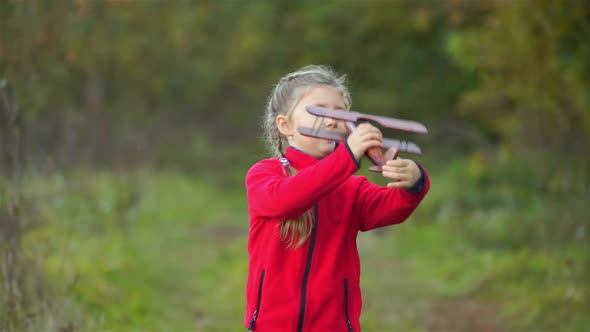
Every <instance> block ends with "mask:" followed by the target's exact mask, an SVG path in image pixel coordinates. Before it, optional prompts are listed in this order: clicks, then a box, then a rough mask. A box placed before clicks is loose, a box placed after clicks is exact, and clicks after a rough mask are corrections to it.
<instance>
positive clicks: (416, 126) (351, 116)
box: [297, 106, 428, 172]
mask: <svg viewBox="0 0 590 332" xmlns="http://www.w3.org/2000/svg"><path fill="white" fill-rule="evenodd" d="M305 109H306V110H307V111H308V112H309V113H311V114H313V115H316V116H319V117H322V118H324V117H328V118H332V119H335V120H344V121H345V123H346V127H347V130H348V132H346V133H345V132H336V131H330V130H325V129H321V128H320V127H321V126H317V128H308V127H298V128H297V130H298V131H299V133H300V134H301V135H305V136H310V137H317V138H323V139H329V140H333V141H336V142H344V141H346V139H347V138H348V135H349V134H350V132H351V131H352V130H353V129H354V128H355V127H356V126H357V125H358V124H360V123H363V122H373V123H376V124H378V125H380V126H382V127H385V128H390V129H397V130H402V131H407V132H413V133H418V134H426V133H428V130H427V129H426V127H425V126H424V125H423V124H421V123H419V122H416V121H411V120H402V119H396V118H390V117H385V116H379V115H372V114H364V113H359V112H349V111H341V110H333V109H329V108H324V107H318V106H307V107H305ZM383 147H384V148H385V149H386V152H385V153H383V151H382V150H381V149H380V148H378V147H374V148H370V149H368V150H367V152H366V154H365V155H366V156H367V157H368V158H369V160H371V162H372V163H373V165H375V166H372V167H370V168H369V170H371V171H374V172H381V170H382V167H383V165H385V163H386V162H387V160H391V159H395V158H397V156H398V154H399V152H409V153H416V154H420V153H422V150H421V149H420V147H418V145H416V144H415V143H412V142H408V141H402V140H397V139H390V138H385V139H383Z"/></svg>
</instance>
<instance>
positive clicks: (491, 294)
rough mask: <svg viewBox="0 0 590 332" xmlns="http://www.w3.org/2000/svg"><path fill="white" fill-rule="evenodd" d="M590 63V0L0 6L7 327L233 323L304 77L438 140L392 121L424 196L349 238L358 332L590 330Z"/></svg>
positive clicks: (0, 175)
mask: <svg viewBox="0 0 590 332" xmlns="http://www.w3.org/2000/svg"><path fill="white" fill-rule="evenodd" d="M589 59H590V5H589V4H588V2H587V1H582V0H558V1H552V0H538V1H532V0H530V1H527V0H521V1H469V0H441V1H402V0H390V1H385V0H383V1H377V0H375V1H353V0H342V1H336V0H333V1H323V2H316V1H298V2H293V1H284V0H278V1H237V0H235V1H230V0H225V1H181V0H173V1H155V0H153V1H148V0H146V1H140V0H137V1H130V0H129V1H123V0H119V1H89V0H77V1H65V0H64V1H40V0H23V1H10V0H5V1H2V2H0V154H1V158H0V267H1V269H0V271H1V275H0V282H1V287H0V301H1V302H0V331H61V332H73V331H148V330H149V331H244V330H245V329H244V328H243V326H242V317H243V311H244V293H245V292H244V286H245V279H246V269H247V258H248V257H247V252H246V240H247V232H248V219H247V210H246V204H245V203H246V202H245V192H244V175H245V173H246V172H247V170H248V168H249V167H250V166H251V165H252V164H253V163H255V162H256V161H258V160H259V159H262V158H266V157H268V156H270V153H269V151H268V150H267V149H266V147H265V146H264V144H263V142H262V141H261V134H262V132H261V129H260V128H261V127H260V123H261V119H262V114H263V110H264V105H265V101H266V98H267V96H268V94H269V93H270V90H271V88H272V85H273V84H274V83H276V82H277V81H278V79H279V78H280V77H281V76H282V75H283V74H285V73H287V72H290V71H292V70H295V69H297V68H299V67H301V66H304V65H307V64H325V65H330V66H332V67H333V68H334V69H335V70H336V71H338V72H340V73H342V74H346V75H347V76H348V81H349V84H350V89H351V92H352V97H353V110H355V111H359V112H365V113H372V114H382V115H387V116H395V117H399V118H407V119H412V120H416V121H420V122H422V123H424V124H425V125H426V126H427V127H428V128H429V134H428V135H426V136H417V135H408V134H400V133H399V132H395V131H388V130H384V134H385V136H386V137H390V138H402V139H409V140H412V141H414V142H416V143H418V144H419V145H420V146H421V147H422V150H423V152H424V154H423V155H420V156H411V155H403V154H402V157H404V158H413V159H415V160H416V161H418V162H420V163H422V164H424V165H425V167H426V168H427V169H428V170H429V172H430V175H431V177H432V189H431V191H430V193H429V194H428V195H427V197H426V198H425V200H424V201H423V203H422V204H421V206H420V207H419V208H418V210H417V211H416V212H415V213H414V215H412V217H411V218H410V219H409V220H408V221H407V222H406V223H404V224H401V225H399V226H394V227H389V228H384V229H380V230H377V231H374V232H368V233H362V234H359V249H360V252H361V262H362V264H363V272H362V288H363V292H364V306H363V315H362V317H361V322H362V325H363V328H364V329H365V330H366V331H488V332H490V331H491V332H494V331H558V330H559V331H590V316H589V315H588V313H589V312H590V277H589V272H590V246H589V243H590V239H589V236H590V234H588V233H589V231H590V229H589V226H590V207H589V206H590V158H589V153H590V60H589ZM368 165H369V162H368V161H367V160H364V161H363V170H362V171H360V172H359V173H360V174H362V175H366V176H368V177H369V178H370V180H371V181H374V182H375V183H379V184H385V183H386V181H384V179H383V178H380V177H378V176H376V175H375V174H369V172H367V171H366V168H367V167H368Z"/></svg>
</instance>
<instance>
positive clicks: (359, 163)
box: [344, 142, 361, 168]
mask: <svg viewBox="0 0 590 332" xmlns="http://www.w3.org/2000/svg"><path fill="white" fill-rule="evenodd" d="M344 145H345V146H346V150H347V151H348V153H349V154H350V158H352V160H354V163H355V164H356V167H358V168H361V161H360V160H357V159H356V157H355V156H354V153H352V150H351V149H350V146H348V142H344Z"/></svg>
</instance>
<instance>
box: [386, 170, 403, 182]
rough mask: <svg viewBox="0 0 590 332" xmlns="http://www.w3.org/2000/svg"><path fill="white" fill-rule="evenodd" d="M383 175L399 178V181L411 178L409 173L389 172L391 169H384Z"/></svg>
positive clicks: (394, 178)
mask: <svg viewBox="0 0 590 332" xmlns="http://www.w3.org/2000/svg"><path fill="white" fill-rule="evenodd" d="M381 175H383V176H384V177H386V178H389V179H393V180H397V181H407V180H409V176H408V174H404V173H399V172H389V171H385V170H384V171H383V172H381Z"/></svg>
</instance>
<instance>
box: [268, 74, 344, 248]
mask: <svg viewBox="0 0 590 332" xmlns="http://www.w3.org/2000/svg"><path fill="white" fill-rule="evenodd" d="M317 85H328V86H332V87H334V88H336V89H338V90H339V91H340V93H342V97H343V98H344V106H345V108H346V109H350V106H351V98H350V93H349V91H348V87H347V86H346V77H345V76H343V75H342V76H340V75H338V74H337V73H336V72H335V71H334V70H332V68H330V67H328V66H323V65H309V66H305V67H303V68H301V69H299V70H296V71H294V72H291V73H289V74H287V75H285V76H283V77H282V78H281V79H280V80H279V82H278V83H277V84H276V85H275V86H274V89H273V91H272V93H271V94H270V96H269V98H268V102H267V105H266V112H265V115H264V123H263V126H264V129H265V131H264V132H265V139H266V141H267V143H268V145H269V146H270V147H271V151H272V153H273V155H274V156H275V157H277V158H280V157H283V149H284V147H286V146H287V145H288V141H287V139H286V137H284V135H282V134H281V132H280V131H279V128H278V127H277V125H276V117H277V115H280V114H282V115H285V116H286V117H287V118H288V119H290V118H291V114H292V113H293V109H294V108H295V105H297V103H298V102H299V100H300V99H301V98H302V97H303V95H305V93H306V92H308V91H309V89H311V88H313V87H314V86H317ZM285 170H286V173H287V175H288V176H292V175H294V174H295V173H296V172H297V170H296V169H294V168H293V167H291V166H285ZM312 227H313V212H312V210H311V209H310V210H307V211H306V212H305V213H303V214H302V215H301V216H299V217H298V218H296V219H293V220H284V221H282V222H281V224H280V236H281V240H283V241H285V242H286V243H287V246H288V247H290V248H299V247H301V246H302V245H303V244H304V243H305V241H306V240H307V238H308V237H309V235H310V234H311V230H312Z"/></svg>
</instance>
